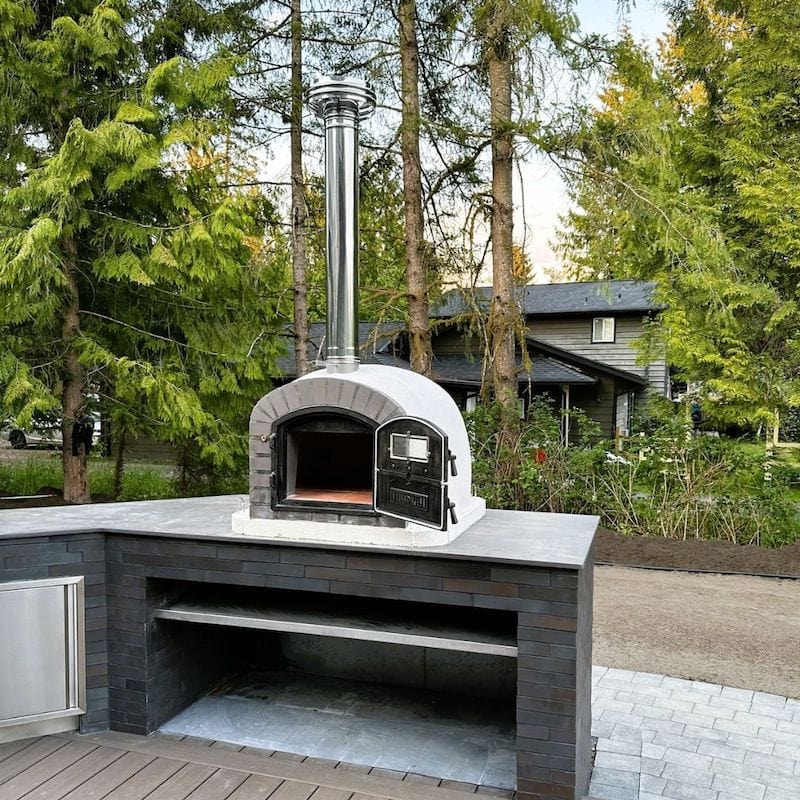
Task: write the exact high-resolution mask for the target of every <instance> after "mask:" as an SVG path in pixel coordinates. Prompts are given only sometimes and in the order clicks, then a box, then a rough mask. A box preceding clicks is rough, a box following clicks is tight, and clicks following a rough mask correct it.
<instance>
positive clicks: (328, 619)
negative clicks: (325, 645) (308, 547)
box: [153, 599, 517, 658]
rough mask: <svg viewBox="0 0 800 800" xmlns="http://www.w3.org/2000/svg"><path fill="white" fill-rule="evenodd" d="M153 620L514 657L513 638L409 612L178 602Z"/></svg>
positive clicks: (156, 613)
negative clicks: (341, 611) (400, 613)
mask: <svg viewBox="0 0 800 800" xmlns="http://www.w3.org/2000/svg"><path fill="white" fill-rule="evenodd" d="M153 616H154V617H155V618H157V619H169V620H176V621H179V622H192V623H198V624H202V625H224V626H229V627H237V628H255V629H259V630H267V631H277V632H281V633H302V634H308V635H311V636H330V637H335V638H340V639H359V640H362V641H370V642H386V643H390V644H402V645H409V646H411V647H431V648H436V649H440V650H458V651H460V652H465V653H483V654H486V655H497V656H508V657H511V658H515V657H516V655H517V646H516V639H515V637H514V635H513V634H508V635H504V634H503V633H499V632H496V631H492V630H490V629H489V628H488V627H481V628H474V627H471V626H466V625H463V626H462V625H458V624H454V623H453V622H450V621H445V620H437V619H430V618H429V619H427V620H422V619H414V618H413V617H411V616H409V615H408V614H403V615H402V617H401V615H387V616H377V615H374V614H359V613H358V612H357V611H347V612H346V613H337V612H333V613H332V612H331V611H329V610H327V611H326V610H325V609H323V608H321V607H320V608H290V607H287V606H283V605H280V604H269V603H268V604H249V603H248V604H240V603H225V602H208V601H203V600H195V599H192V600H180V601H178V602H175V603H172V604H170V605H169V606H168V607H166V608H158V609H155V610H154V612H153Z"/></svg>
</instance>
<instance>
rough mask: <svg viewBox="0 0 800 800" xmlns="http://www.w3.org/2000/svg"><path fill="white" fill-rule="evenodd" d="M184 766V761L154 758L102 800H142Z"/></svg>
mask: <svg viewBox="0 0 800 800" xmlns="http://www.w3.org/2000/svg"><path fill="white" fill-rule="evenodd" d="M185 764H186V762H185V761H175V760H174V759H171V758H156V759H155V760H154V761H151V762H150V763H149V764H148V765H147V766H146V767H145V768H144V769H143V770H141V772H137V773H136V775H132V776H131V777H130V778H128V780H127V781H125V783H123V784H121V785H120V786H118V787H117V788H116V789H114V791H113V792H111V793H110V794H109V795H107V796H106V797H105V798H104V800H144V798H145V797H147V796H148V795H149V794H150V792H153V791H155V790H156V789H157V788H158V787H159V786H161V784H162V783H165V782H166V781H167V780H168V779H169V778H171V777H172V776H173V775H174V774H175V773H176V772H177V771H178V770H179V769H180V768H181V767H183V766H185Z"/></svg>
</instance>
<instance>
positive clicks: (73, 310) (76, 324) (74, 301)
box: [61, 237, 92, 503]
mask: <svg viewBox="0 0 800 800" xmlns="http://www.w3.org/2000/svg"><path fill="white" fill-rule="evenodd" d="M64 250H65V258H64V267H63V270H64V282H65V293H66V297H65V300H66V307H65V309H64V324H63V329H62V339H63V346H64V366H63V376H62V377H63V381H64V384H63V389H62V393H61V406H62V413H63V418H62V423H61V432H62V435H63V439H64V444H63V447H62V462H63V467H64V500H65V501H66V502H67V503H91V501H92V500H91V497H90V495H89V473H88V467H87V463H86V455H87V454H86V449H85V447H84V445H83V444H82V443H81V444H78V445H77V447H76V448H73V443H72V430H73V428H74V426H75V423H76V422H78V421H79V420H80V419H81V417H82V416H83V411H84V381H85V375H84V372H83V367H82V365H81V363H80V360H79V358H78V351H77V339H78V336H79V334H80V292H79V289H78V279H77V275H76V264H77V263H78V245H77V243H76V241H75V239H74V238H72V237H67V239H66V240H65V241H64Z"/></svg>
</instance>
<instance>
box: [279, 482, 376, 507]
mask: <svg viewBox="0 0 800 800" xmlns="http://www.w3.org/2000/svg"><path fill="white" fill-rule="evenodd" d="M286 499H287V500H313V501H314V502H318V503H355V504H357V505H361V506H371V505H372V490H371V489H305V488H303V487H300V488H298V489H296V490H295V491H294V492H293V493H292V494H290V495H288V496H287V498H286Z"/></svg>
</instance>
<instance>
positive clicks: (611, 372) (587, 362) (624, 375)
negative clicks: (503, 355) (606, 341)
mask: <svg viewBox="0 0 800 800" xmlns="http://www.w3.org/2000/svg"><path fill="white" fill-rule="evenodd" d="M525 341H526V342H527V344H528V349H529V350H533V351H534V352H536V353H540V354H542V355H549V356H551V357H553V358H556V359H559V360H563V361H566V362H567V363H568V364H570V365H571V366H573V367H575V368H577V369H580V370H581V371H583V370H585V371H587V372H589V373H593V374H598V373H599V374H600V375H606V376H608V377H610V378H615V379H616V380H622V381H626V382H627V383H632V384H633V385H634V386H641V387H643V386H647V385H648V381H647V379H646V378H643V377H642V376H641V375H637V374H636V373H635V372H629V371H628V370H626V369H619V367H612V366H611V365H610V364H604V363H603V362H602V361H595V360H594V359H593V358H586V357H585V356H579V355H577V354H576V353H573V352H572V351H570V350H564V349H562V348H561V347H556V345H554V344H550V343H549V342H543V341H542V340H541V339H537V338H536V337H535V336H526V337H525Z"/></svg>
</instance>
